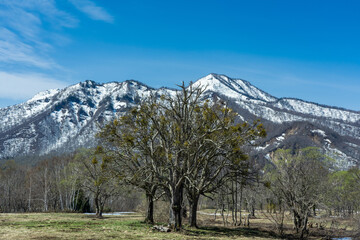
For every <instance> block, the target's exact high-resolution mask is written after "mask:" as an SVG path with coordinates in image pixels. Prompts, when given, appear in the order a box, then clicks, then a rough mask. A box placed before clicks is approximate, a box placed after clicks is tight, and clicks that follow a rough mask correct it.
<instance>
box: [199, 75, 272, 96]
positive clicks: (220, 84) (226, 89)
mask: <svg viewBox="0 0 360 240" xmlns="http://www.w3.org/2000/svg"><path fill="white" fill-rule="evenodd" d="M194 84H195V86H198V85H201V86H203V87H206V90H207V91H211V92H216V93H220V94H221V95H224V96H226V97H228V98H231V99H234V100H250V99H253V100H261V101H264V102H274V101H276V100H277V98H275V97H273V96H271V95H270V94H268V93H266V92H264V91H262V90H260V89H258V88H257V87H255V86H253V85H251V84H250V83H249V82H248V81H245V80H242V79H233V78H230V77H228V76H226V75H223V74H216V73H211V74H209V75H207V76H205V77H203V78H201V79H199V80H198V81H196V82H195V83H194Z"/></svg>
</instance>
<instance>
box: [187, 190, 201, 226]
mask: <svg viewBox="0 0 360 240" xmlns="http://www.w3.org/2000/svg"><path fill="white" fill-rule="evenodd" d="M189 202H190V218H189V224H190V227H195V228H197V227H198V226H197V223H196V221H197V207H198V202H199V196H198V195H196V196H194V197H193V198H192V199H189Z"/></svg>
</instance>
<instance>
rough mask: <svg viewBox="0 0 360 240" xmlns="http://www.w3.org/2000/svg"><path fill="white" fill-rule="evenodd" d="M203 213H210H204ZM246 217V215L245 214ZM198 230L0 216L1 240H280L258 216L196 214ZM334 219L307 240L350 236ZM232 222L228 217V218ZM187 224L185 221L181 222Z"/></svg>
mask: <svg viewBox="0 0 360 240" xmlns="http://www.w3.org/2000/svg"><path fill="white" fill-rule="evenodd" d="M205 212H206V213H211V212H213V211H212V210H205ZM244 214H246V213H244ZM198 216H199V226H200V228H199V229H191V228H188V227H186V225H185V228H184V230H183V231H181V232H171V233H160V232H154V231H152V230H151V227H152V226H151V225H147V224H144V223H142V222H141V221H142V219H143V216H142V215H140V214H131V215H127V216H105V217H104V218H103V219H98V218H95V217H93V216H88V215H84V214H77V213H24V214H20V213H18V214H0V239H88V240H90V239H92V240H93V239H175V240H176V239H188V240H190V239H223V240H225V239H239V240H249V239H280V238H279V237H278V236H277V235H276V233H275V228H274V225H273V223H272V222H271V221H269V220H268V219H267V218H266V217H265V216H264V215H262V214H261V213H257V218H254V219H251V220H250V227H245V226H232V225H231V224H228V225H226V226H224V224H223V222H222V219H221V217H217V219H216V220H214V216H211V215H206V214H200V213H199V215H198ZM333 220H334V219H333V218H322V219H321V220H320V219H317V218H316V219H311V220H310V221H313V222H315V221H323V222H324V224H323V225H324V226H325V227H326V228H325V229H324V230H321V229H319V228H316V229H315V228H312V229H310V233H311V237H310V239H324V238H325V237H329V236H331V237H344V236H351V234H353V232H352V231H351V229H350V230H349V229H347V230H344V229H343V228H344V226H350V224H351V222H350V220H349V219H337V220H338V221H339V222H338V224H337V225H336V224H335V225H336V226H335V225H334V224H333V225H332V226H331V221H333ZM229 221H231V216H229ZM184 222H185V224H186V219H184ZM285 234H286V235H285V239H292V238H293V235H292V234H293V229H292V225H291V219H288V218H287V220H286V224H285Z"/></svg>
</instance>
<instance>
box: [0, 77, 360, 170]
mask: <svg viewBox="0 0 360 240" xmlns="http://www.w3.org/2000/svg"><path fill="white" fill-rule="evenodd" d="M192 84H194V85H195V86H196V85H202V86H204V85H208V87H207V89H206V91H205V93H204V96H205V97H206V98H209V99H210V100H211V99H213V98H220V99H222V100H224V101H226V102H228V104H229V106H231V107H232V108H233V109H234V110H235V111H237V112H238V113H239V117H240V119H242V120H245V121H251V120H253V119H255V118H260V119H261V120H262V121H263V122H264V123H266V125H267V127H268V129H269V131H268V133H269V137H268V138H267V139H266V140H264V142H261V143H260V145H261V144H263V146H266V144H267V143H266V141H268V142H269V143H270V142H271V144H273V147H268V148H264V149H258V151H257V152H256V153H254V157H256V158H258V159H261V158H263V159H266V155H267V154H268V153H269V152H268V151H267V149H268V150H269V149H270V150H271V151H273V150H274V149H276V148H279V147H282V146H284V147H286V146H296V145H299V146H300V145H301V146H303V145H309V146H318V147H321V148H322V149H324V151H327V152H331V151H335V152H336V151H339V156H343V157H342V158H346V159H347V160H346V161H347V162H348V163H349V164H347V163H346V164H345V163H343V164H342V165H353V164H357V163H358V162H359V159H360V150H358V149H360V112H359V113H358V112H355V111H352V110H347V109H341V108H336V107H335V108H334V107H331V106H326V105H321V104H317V103H311V102H307V101H304V100H301V99H295V98H276V97H274V96H272V95H270V94H269V93H267V92H265V91H263V90H261V89H259V88H257V87H255V86H253V85H252V84H251V83H250V82H248V81H246V80H242V79H234V78H230V77H227V76H226V75H223V74H214V73H213V74H209V75H207V76H205V77H202V78H200V79H198V80H197V81H196V82H194V83H192ZM174 91H176V90H175V89H171V88H167V87H165V88H164V87H162V88H158V89H156V88H152V87H150V86H148V85H147V84H144V83H142V82H140V81H136V80H126V81H124V82H109V83H96V82H95V81H92V80H86V81H84V82H80V83H77V84H73V85H71V86H69V87H66V88H64V89H55V90H47V91H43V92H40V93H38V94H36V95H35V96H34V97H33V98H31V99H29V100H28V101H26V102H24V103H21V104H17V105H13V106H9V107H6V108H1V109H0V159H1V158H8V157H15V156H19V155H24V154H39V155H43V154H47V153H50V152H53V151H59V152H61V151H71V150H75V149H76V148H77V147H82V146H93V145H95V144H96V139H95V138H94V136H93V135H94V133H95V132H96V131H97V130H98V125H101V124H105V123H106V122H107V121H110V120H111V119H113V118H115V117H118V116H119V115H121V114H122V113H124V112H126V111H127V110H128V109H129V108H131V107H133V106H135V105H136V104H138V103H139V102H140V101H141V100H142V99H144V98H146V97H148V96H149V95H150V94H151V93H157V94H158V95H161V94H162V93H168V94H171V93H173V92H174ZM299 122H300V123H301V124H303V125H304V127H301V128H298V130H296V131H298V132H297V133H296V134H295V136H297V138H298V143H296V141H297V140H296V137H294V134H292V135H291V134H290V135H289V134H287V133H286V131H287V130H286V129H285V128H284V126H289V127H290V128H294V129H295V126H300V125H301V124H300V125H299ZM273 129H275V130H273ZM276 129H281V131H282V132H281V131H280V130H279V131H280V132H279V133H277V132H276ZM312 130H314V131H315V130H316V131H317V130H319V131H323V132H324V133H325V135H331V134H336V138H333V139H332V140H331V139H330V138H325V137H318V138H317V137H314V133H312V132H311V131H312ZM294 131H295V130H294ZM316 131H315V132H316ZM319 131H318V132H319ZM283 134H285V135H284V136H283ZM279 136H283V137H284V139H282V138H279ZM326 139H328V140H326ZM339 139H341V140H339ZM280 140H281V141H280ZM300 140H301V141H303V143H301V144H300V143H299V141H300ZM329 141H331V144H330V145H329V144H328V143H329ZM342 142H344V144H345V143H349V144H347V145H346V144H345V145H344V144H343V143H342ZM264 144H265V145H264ZM269 146H270V145H269ZM334 149H335V150H334ZM270 150H269V151H270ZM340 160H341V159H340V157H339V161H340Z"/></svg>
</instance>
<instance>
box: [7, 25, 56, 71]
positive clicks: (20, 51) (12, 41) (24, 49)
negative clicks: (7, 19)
mask: <svg viewBox="0 0 360 240" xmlns="http://www.w3.org/2000/svg"><path fill="white" fill-rule="evenodd" d="M0 62H6V63H21V64H26V65H29V66H35V67H39V68H45V69H49V68H53V67H56V66H57V64H56V63H55V62H54V61H53V60H52V59H51V58H45V57H43V56H40V55H39V53H36V48H35V47H33V46H31V45H30V44H27V43H24V42H23V41H21V39H19V37H18V36H17V35H16V34H15V33H14V32H12V31H10V30H9V29H7V28H0Z"/></svg>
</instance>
